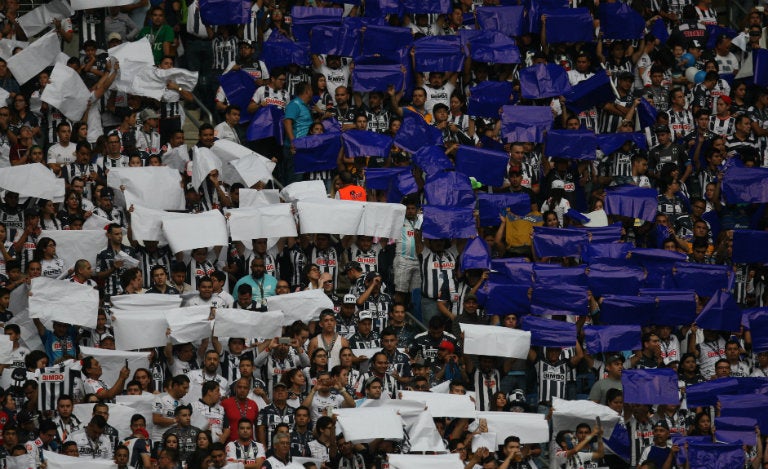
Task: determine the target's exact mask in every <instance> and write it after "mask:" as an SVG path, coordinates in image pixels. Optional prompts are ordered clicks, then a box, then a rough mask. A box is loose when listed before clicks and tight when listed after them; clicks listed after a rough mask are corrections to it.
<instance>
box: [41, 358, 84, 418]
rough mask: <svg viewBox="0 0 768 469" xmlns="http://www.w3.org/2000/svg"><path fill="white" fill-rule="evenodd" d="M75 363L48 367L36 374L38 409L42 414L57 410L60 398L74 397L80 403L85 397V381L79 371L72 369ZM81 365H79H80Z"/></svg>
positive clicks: (70, 361) (70, 362)
mask: <svg viewBox="0 0 768 469" xmlns="http://www.w3.org/2000/svg"><path fill="white" fill-rule="evenodd" d="M74 364H75V362H74V361H72V360H68V361H67V362H64V363H62V364H60V365H56V366H48V367H45V368H42V369H40V370H39V371H38V372H37V373H36V376H35V378H36V380H37V384H38V393H37V402H38V404H37V405H38V409H39V410H40V411H42V412H46V411H54V410H56V404H57V401H58V399H59V396H63V395H65V394H67V395H69V396H72V398H73V399H74V400H75V402H79V401H80V399H81V398H82V396H83V380H82V375H81V373H80V371H79V370H74V369H72V365H74ZM78 364H79V363H78Z"/></svg>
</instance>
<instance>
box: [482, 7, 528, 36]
mask: <svg viewBox="0 0 768 469" xmlns="http://www.w3.org/2000/svg"><path fill="white" fill-rule="evenodd" d="M475 12H476V13H477V22H478V24H479V25H480V29H483V30H486V31H498V32H500V33H502V34H504V35H507V36H510V37H517V36H520V35H522V33H523V14H524V8H523V6H522V5H520V6H500V7H495V6H490V7H478V8H477V9H476V10H475Z"/></svg>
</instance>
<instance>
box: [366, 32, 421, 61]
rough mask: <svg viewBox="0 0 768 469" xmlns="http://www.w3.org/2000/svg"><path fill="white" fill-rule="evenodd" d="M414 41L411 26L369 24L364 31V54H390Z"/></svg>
mask: <svg viewBox="0 0 768 469" xmlns="http://www.w3.org/2000/svg"><path fill="white" fill-rule="evenodd" d="M412 42H413V33H412V32H411V30H410V28H399V27H394V26H375V25H374V26H368V27H366V28H365V32H364V33H363V54H365V55H372V54H382V55H390V54H391V53H393V52H395V51H399V50H400V49H402V48H404V47H408V46H410V45H411V43H412Z"/></svg>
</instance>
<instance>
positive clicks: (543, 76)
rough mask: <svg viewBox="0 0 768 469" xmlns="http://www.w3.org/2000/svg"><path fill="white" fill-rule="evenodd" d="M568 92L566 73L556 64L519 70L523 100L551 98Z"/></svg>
mask: <svg viewBox="0 0 768 469" xmlns="http://www.w3.org/2000/svg"><path fill="white" fill-rule="evenodd" d="M570 91H571V83H570V82H569V81H568V72H566V71H565V69H564V68H563V67H562V66H560V65H558V64H550V63H547V64H534V65H532V66H530V67H528V68H524V69H522V70H520V94H521V95H522V96H523V98H525V99H542V98H553V97H556V96H563V95H565V94H567V93H569V92H570Z"/></svg>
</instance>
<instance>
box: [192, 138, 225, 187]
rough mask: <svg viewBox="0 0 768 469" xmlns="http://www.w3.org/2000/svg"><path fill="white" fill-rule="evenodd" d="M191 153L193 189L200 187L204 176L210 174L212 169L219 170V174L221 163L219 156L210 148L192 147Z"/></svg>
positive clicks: (220, 172)
mask: <svg viewBox="0 0 768 469" xmlns="http://www.w3.org/2000/svg"><path fill="white" fill-rule="evenodd" d="M192 155H193V159H194V161H193V162H192V187H194V188H195V189H198V188H200V185H201V184H203V181H205V178H206V177H208V175H209V174H211V171H213V170H214V169H215V170H217V171H218V172H219V176H221V174H222V171H223V170H222V167H223V163H222V161H221V158H219V157H218V156H216V154H215V153H213V152H212V151H211V150H209V149H207V148H201V147H194V148H193V149H192Z"/></svg>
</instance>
